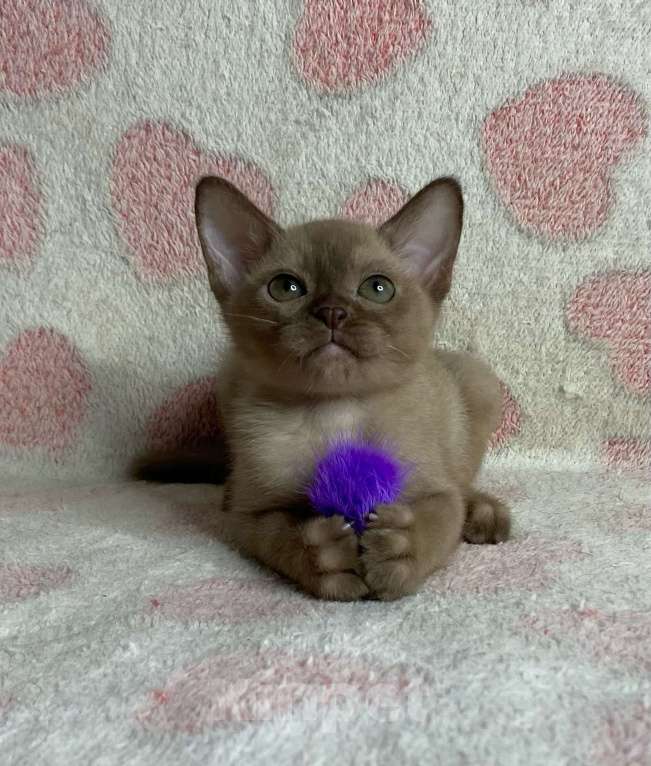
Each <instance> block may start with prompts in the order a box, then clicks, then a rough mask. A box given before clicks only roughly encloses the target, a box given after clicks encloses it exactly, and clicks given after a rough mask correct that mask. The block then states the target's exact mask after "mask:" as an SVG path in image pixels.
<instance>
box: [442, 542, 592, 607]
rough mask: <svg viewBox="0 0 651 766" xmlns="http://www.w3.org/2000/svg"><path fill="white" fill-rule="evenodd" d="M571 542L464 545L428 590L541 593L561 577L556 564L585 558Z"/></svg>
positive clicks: (473, 592) (474, 592) (466, 592)
mask: <svg viewBox="0 0 651 766" xmlns="http://www.w3.org/2000/svg"><path fill="white" fill-rule="evenodd" d="M585 555H586V554H585V551H584V550H583V548H582V547H581V545H580V544H579V543H576V542H574V541H572V540H564V539H562V538H559V539H556V538H555V539H548V538H544V537H537V536H536V537H534V536H531V537H526V538H524V539H522V540H509V542H506V543H500V544H499V545H482V546H477V545H468V544H467V543H463V544H462V545H461V546H460V547H459V549H458V551H457V552H456V554H455V556H454V558H453V559H452V561H451V562H450V564H449V565H448V566H447V567H446V568H445V569H444V570H443V571H442V572H440V573H438V574H435V575H434V576H433V577H432V579H431V580H430V581H429V583H428V586H427V587H428V588H429V589H430V590H432V591H435V592H437V593H448V592H452V593H464V594H471V595H472V594H484V595H490V594H493V593H500V592H501V591H507V592H509V591H514V590H524V591H530V592H535V591H540V590H544V589H545V588H549V587H550V586H551V585H552V584H553V583H554V582H555V581H556V580H558V578H559V576H560V572H559V569H558V565H559V564H562V563H564V562H566V561H576V560H578V559H581V558H583V557H584V556H585Z"/></svg>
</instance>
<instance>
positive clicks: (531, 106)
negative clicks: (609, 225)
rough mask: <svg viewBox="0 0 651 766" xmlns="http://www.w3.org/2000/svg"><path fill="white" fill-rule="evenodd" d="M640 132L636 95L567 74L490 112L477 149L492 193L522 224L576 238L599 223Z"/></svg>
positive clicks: (643, 124) (642, 121) (599, 79)
mask: <svg viewBox="0 0 651 766" xmlns="http://www.w3.org/2000/svg"><path fill="white" fill-rule="evenodd" d="M646 129H647V117H646V113H645V111H644V108H643V106H642V102H641V100H640V99H639V97H638V96H637V94H635V93H633V92H632V91H631V90H629V89H628V88H626V87H624V86H623V85H620V84H618V83H616V82H614V81H613V80H611V79H609V78H608V77H605V76H604V75H599V74H594V75H589V76H580V75H567V76H564V77H560V78H558V79H555V80H549V81H547V82H544V83H542V84H541V85H537V86H535V87H533V88H531V89H530V90H528V91H526V93H525V94H524V95H523V96H522V97H521V98H519V99H516V100H513V101H510V102H508V103H507V104H506V105H505V106H502V107H501V108H499V109H497V110H496V111H494V112H493V113H492V114H491V115H490V116H489V117H488V119H487V120H486V122H485V123H484V127H483V132H482V146H483V150H484V152H485V156H486V165H487V168H488V171H489V172H490V174H491V176H492V177H493V181H494V183H495V186H496V188H497V192H498V194H499V196H500V198H501V199H502V201H503V202H504V204H505V205H506V206H507V207H508V208H509V210H510V211H511V213H512V214H513V215H514V216H515V218H516V220H517V221H518V222H519V223H520V224H521V225H522V226H524V227H525V228H527V229H530V230H531V231H533V232H535V233H536V234H539V235H542V236H546V237H550V238H552V239H557V238H570V239H581V238H583V237H586V236H588V235H589V234H592V233H593V232H594V231H596V229H598V228H599V227H600V226H601V225H602V224H603V223H604V221H605V220H606V216H607V214H608V211H609V209H610V207H611V205H612V196H613V195H612V190H611V183H610V179H609V175H610V173H611V171H612V168H613V167H614V166H615V165H616V164H617V163H618V162H619V160H620V159H621V158H622V156H623V155H624V153H625V152H626V151H627V150H630V149H631V147H633V146H634V145H635V144H637V143H638V142H640V141H641V139H642V138H643V137H644V135H645V134H646Z"/></svg>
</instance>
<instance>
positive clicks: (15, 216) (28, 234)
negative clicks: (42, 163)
mask: <svg viewBox="0 0 651 766" xmlns="http://www.w3.org/2000/svg"><path fill="white" fill-rule="evenodd" d="M40 239H41V193H40V191H39V185H38V181H37V178H36V170H35V167H34V160H33V158H32V155H31V154H30V153H29V151H28V150H27V149H26V148H25V147H24V146H19V145H17V144H13V145H10V146H0V264H2V263H4V264H20V263H24V262H29V261H31V260H32V258H34V256H35V255H36V252H37V250H38V245H39V242H40Z"/></svg>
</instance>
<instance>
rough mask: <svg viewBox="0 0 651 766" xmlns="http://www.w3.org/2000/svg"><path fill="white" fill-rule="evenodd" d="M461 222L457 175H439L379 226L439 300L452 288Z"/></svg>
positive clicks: (394, 248) (461, 214)
mask: <svg viewBox="0 0 651 766" xmlns="http://www.w3.org/2000/svg"><path fill="white" fill-rule="evenodd" d="M462 222H463V196H462V194H461V187H460V186H459V184H458V183H457V182H456V181H455V180H454V178H439V179H438V180H436V181H432V183H431V184H428V185H427V186H426V187H425V188H424V189H421V191H419V192H418V194H417V195H416V196H415V197H412V199H410V200H409V202H407V204H406V205H405V206H404V207H403V208H402V209H401V210H399V211H398V212H397V213H396V214H395V215H394V216H393V218H390V219H389V220H388V221H387V222H386V223H384V224H382V226H381V227H380V234H382V236H383V237H384V238H385V239H386V240H387V241H388V242H389V244H390V245H391V249H392V250H393V251H394V252H395V253H396V254H397V255H399V256H400V257H401V258H403V259H404V260H405V261H406V263H407V265H408V267H409V269H410V270H411V271H412V273H413V274H414V275H415V276H417V277H418V278H419V279H420V281H421V282H422V283H423V285H424V286H425V287H426V288H427V289H428V290H429V292H430V295H431V296H432V298H433V299H434V300H436V301H440V300H443V298H445V296H446V295H447V294H448V291H449V290H450V285H451V283H452V268H453V266H454V259H455V258H456V255H457V247H458V246H459V239H460V237H461V225H462Z"/></svg>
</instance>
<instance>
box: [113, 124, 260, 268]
mask: <svg viewBox="0 0 651 766" xmlns="http://www.w3.org/2000/svg"><path fill="white" fill-rule="evenodd" d="M211 174H214V175H218V176H222V177H223V178H226V179H228V180H229V181H231V183H233V184H234V185H235V186H237V187H238V188H239V189H241V190H242V191H243V192H244V193H245V194H247V195H248V196H249V197H250V198H251V199H252V201H253V202H255V203H256V205H258V207H259V208H260V209H261V210H263V211H264V212H265V213H267V214H269V215H271V213H272V209H273V202H274V192H273V189H272V187H271V183H270V181H269V179H268V178H267V177H266V176H265V174H264V173H263V172H262V171H261V170H260V168H258V167H257V166H256V165H255V164H253V163H252V162H247V161H245V160H243V159H240V158H238V157H233V156H229V155H207V154H204V153H203V152H202V151H201V150H200V149H198V148H197V147H196V146H195V144H194V143H193V141H192V139H191V138H190V137H189V136H187V135H186V134H185V133H182V132H181V131H178V130H175V129H174V128H173V127H171V126H170V125H168V124H166V123H164V122H151V121H147V122H143V123H139V124H138V125H135V126H134V127H132V128H130V129H129V130H128V131H127V132H126V133H125V134H124V135H123V136H122V137H121V138H120V140H119V142H118V145H117V148H116V151H115V156H114V160H113V170H112V177H111V197H112V201H113V210H114V212H115V216H116V219H117V227H118V230H119V232H120V234H121V235H122V237H123V239H124V241H125V242H126V244H127V246H128V248H129V251H130V254H131V257H132V260H133V265H134V268H135V270H136V273H137V274H138V275H139V276H140V277H141V278H142V279H145V280H148V281H152V282H166V281H169V280H172V279H177V278H179V277H183V276H187V275H192V274H197V273H200V272H201V271H202V270H203V269H204V265H203V260H202V258H201V255H200V249H199V239H198V237H197V233H196V228H195V223H194V189H195V186H196V184H197V182H198V181H199V179H200V178H201V177H202V176H204V175H211Z"/></svg>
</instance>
